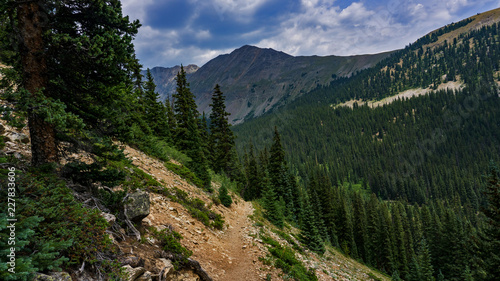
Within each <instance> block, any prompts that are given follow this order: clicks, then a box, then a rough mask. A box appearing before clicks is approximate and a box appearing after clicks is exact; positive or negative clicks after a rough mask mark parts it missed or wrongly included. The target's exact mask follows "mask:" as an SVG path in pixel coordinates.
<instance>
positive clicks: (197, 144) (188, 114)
mask: <svg viewBox="0 0 500 281" xmlns="http://www.w3.org/2000/svg"><path fill="white" fill-rule="evenodd" d="M176 79H177V88H176V93H175V94H174V95H173V98H174V112H175V120H176V129H175V132H174V143H175V145H176V146H177V147H178V148H179V149H180V150H181V151H183V152H185V153H186V155H187V156H189V157H190V158H191V162H190V163H189V168H190V169H191V170H193V172H194V173H195V174H196V176H198V178H200V179H201V180H202V182H203V185H204V187H205V188H207V189H208V190H211V187H210V180H211V179H210V174H209V172H208V167H207V159H206V158H205V155H204V154H203V147H202V142H201V139H200V128H199V121H198V117H199V113H198V110H197V109H196V103H195V101H194V95H193V93H191V90H190V89H189V84H188V83H187V80H186V72H185V71H184V67H183V66H181V70H180V71H179V73H177V78H176Z"/></svg>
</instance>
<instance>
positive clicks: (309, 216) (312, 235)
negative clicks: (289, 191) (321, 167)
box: [300, 195, 325, 254]
mask: <svg viewBox="0 0 500 281" xmlns="http://www.w3.org/2000/svg"><path fill="white" fill-rule="evenodd" d="M303 205H304V209H303V218H302V226H301V227H300V238H301V240H302V242H303V243H304V244H306V245H307V248H309V249H310V250H311V251H313V252H316V253H318V254H323V253H324V252H325V246H324V244H323V241H322V240H321V235H320V234H319V231H318V228H317V226H316V220H317V218H316V217H315V216H314V212H313V210H312V208H311V202H310V201H309V198H308V196H307V195H306V196H305V198H304V204H303Z"/></svg>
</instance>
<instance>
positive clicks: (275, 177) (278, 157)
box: [268, 127, 287, 194]
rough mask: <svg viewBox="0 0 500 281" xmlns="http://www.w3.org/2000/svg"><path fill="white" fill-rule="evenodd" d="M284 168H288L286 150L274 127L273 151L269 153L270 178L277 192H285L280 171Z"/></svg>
mask: <svg viewBox="0 0 500 281" xmlns="http://www.w3.org/2000/svg"><path fill="white" fill-rule="evenodd" d="M282 166H284V167H287V164H286V160H285V149H284V148H283V145H282V144H281V137H280V134H279V132H278V128H277V127H274V136H273V144H272V145H271V150H270V151H269V166H268V171H269V177H270V179H271V184H273V185H274V186H275V187H276V188H277V191H278V192H280V194H281V192H283V190H282V186H281V185H280V171H281V168H282Z"/></svg>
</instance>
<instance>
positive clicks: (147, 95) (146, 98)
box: [141, 68, 170, 141]
mask: <svg viewBox="0 0 500 281" xmlns="http://www.w3.org/2000/svg"><path fill="white" fill-rule="evenodd" d="M143 89H144V94H143V97H142V100H141V103H142V106H143V108H144V119H145V120H146V121H147V122H148V125H149V126H150V128H151V130H152V131H153V133H154V134H155V135H156V136H159V137H161V138H163V139H165V140H166V141H170V129H169V126H168V119H167V118H168V117H167V108H166V107H165V106H164V105H163V103H162V102H160V101H159V98H160V95H159V94H158V93H157V92H156V85H155V83H154V80H153V76H152V75H151V71H150V70H149V68H148V69H147V72H146V81H145V82H144V87H143Z"/></svg>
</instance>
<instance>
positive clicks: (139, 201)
mask: <svg viewBox="0 0 500 281" xmlns="http://www.w3.org/2000/svg"><path fill="white" fill-rule="evenodd" d="M149 207H150V201H149V193H147V192H145V191H142V190H137V191H136V192H134V193H130V194H129V195H128V196H127V197H126V198H125V204H124V206H123V208H124V210H123V212H124V214H125V217H126V218H128V219H129V220H131V221H134V222H140V221H141V220H142V219H143V218H145V217H147V216H148V215H149Z"/></svg>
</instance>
